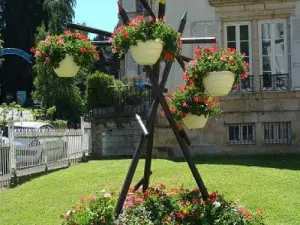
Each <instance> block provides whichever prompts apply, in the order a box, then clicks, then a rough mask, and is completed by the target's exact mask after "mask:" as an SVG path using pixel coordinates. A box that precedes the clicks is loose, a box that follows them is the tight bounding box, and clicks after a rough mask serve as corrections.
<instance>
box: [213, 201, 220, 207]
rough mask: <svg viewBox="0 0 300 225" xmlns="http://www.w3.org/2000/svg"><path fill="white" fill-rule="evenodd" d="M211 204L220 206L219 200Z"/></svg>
mask: <svg viewBox="0 0 300 225" xmlns="http://www.w3.org/2000/svg"><path fill="white" fill-rule="evenodd" d="M213 205H214V206H215V207H216V208H219V207H220V206H221V202H218V201H215V202H214V203H213Z"/></svg>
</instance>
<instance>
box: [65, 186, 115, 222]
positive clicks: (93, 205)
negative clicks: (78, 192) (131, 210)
mask: <svg viewBox="0 0 300 225" xmlns="http://www.w3.org/2000/svg"><path fill="white" fill-rule="evenodd" d="M115 204H116V197H115V196H114V194H113V193H105V192H104V191H102V192H101V193H99V194H98V196H90V197H81V198H80V202H79V203H78V204H76V205H75V206H74V207H73V209H72V210H69V211H68V212H67V213H66V214H65V215H61V218H62V219H63V220H64V221H63V223H62V225H91V224H95V225H96V224H97V225H100V224H113V221H114V209H115V208H114V207H115Z"/></svg>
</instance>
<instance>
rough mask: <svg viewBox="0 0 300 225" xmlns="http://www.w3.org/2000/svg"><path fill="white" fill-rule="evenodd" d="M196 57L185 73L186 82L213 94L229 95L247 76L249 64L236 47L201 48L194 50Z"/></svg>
mask: <svg viewBox="0 0 300 225" xmlns="http://www.w3.org/2000/svg"><path fill="white" fill-rule="evenodd" d="M194 55H195V59H194V60H192V61H190V62H189V66H188V67H187V70H186V72H185V74H184V78H183V79H184V80H185V81H186V84H191V83H193V85H195V87H196V88H198V89H199V90H201V91H205V90H206V91H207V92H208V94H209V95H211V96H225V95H228V94H229V92H230V91H231V90H232V88H233V87H236V86H237V85H236V84H237V83H238V82H239V81H240V80H241V79H246V78H247V73H246V72H247V71H248V67H249V64H248V63H247V62H245V60H244V57H245V54H241V53H239V52H237V51H236V50H235V49H232V48H228V49H217V48H216V46H215V45H214V46H213V47H212V48H199V47H197V48H196V49H195V50H194Z"/></svg>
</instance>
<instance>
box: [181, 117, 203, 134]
mask: <svg viewBox="0 0 300 225" xmlns="http://www.w3.org/2000/svg"><path fill="white" fill-rule="evenodd" d="M207 120H208V117H205V116H197V115H192V114H188V115H187V116H186V117H184V118H183V119H182V121H183V123H184V124H185V126H186V127H187V128H188V129H190V130H192V129H199V128H203V127H205V125H206V122H207Z"/></svg>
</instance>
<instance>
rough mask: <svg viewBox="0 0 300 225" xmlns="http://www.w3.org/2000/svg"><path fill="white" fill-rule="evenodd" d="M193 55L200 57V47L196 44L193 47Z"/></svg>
mask: <svg viewBox="0 0 300 225" xmlns="http://www.w3.org/2000/svg"><path fill="white" fill-rule="evenodd" d="M194 56H195V57H196V58H200V47H199V46H197V47H196V48H195V49H194Z"/></svg>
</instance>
